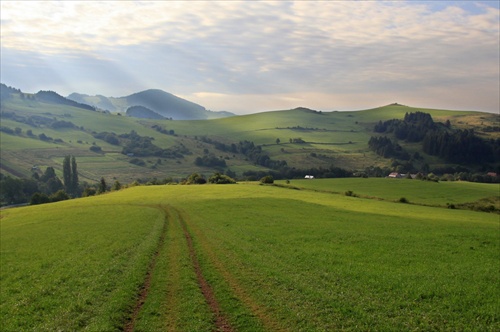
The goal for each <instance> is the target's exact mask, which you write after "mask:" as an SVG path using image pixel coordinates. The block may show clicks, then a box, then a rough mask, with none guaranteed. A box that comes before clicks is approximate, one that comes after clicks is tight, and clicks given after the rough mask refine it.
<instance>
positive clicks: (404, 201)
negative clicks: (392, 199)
mask: <svg viewBox="0 0 500 332" xmlns="http://www.w3.org/2000/svg"><path fill="white" fill-rule="evenodd" d="M399 203H410V201H409V200H408V199H406V197H401V198H400V199H399Z"/></svg>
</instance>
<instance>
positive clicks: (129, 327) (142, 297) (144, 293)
mask: <svg viewBox="0 0 500 332" xmlns="http://www.w3.org/2000/svg"><path fill="white" fill-rule="evenodd" d="M162 210H163V209H162ZM167 225H168V215H167V214H165V215H164V221H163V228H162V230H161V234H160V239H159V241H158V245H157V246H156V250H155V252H154V254H153V258H152V259H151V261H150V263H149V266H148V270H147V272H146V277H145V278H144V283H143V284H142V287H141V291H140V293H139V296H138V297H137V300H136V304H135V307H134V310H133V312H132V315H131V317H130V320H129V321H128V322H127V324H126V325H125V327H124V329H123V331H125V332H132V331H134V326H135V323H136V321H137V317H138V316H139V312H140V311H141V308H142V306H143V305H144V302H146V298H147V297H148V292H149V288H150V286H151V279H152V277H153V271H154V269H155V266H156V261H157V260H158V256H159V255H160V251H161V248H162V247H163V245H164V243H165V237H166V235H167Z"/></svg>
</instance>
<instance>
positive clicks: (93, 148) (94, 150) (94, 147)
mask: <svg viewBox="0 0 500 332" xmlns="http://www.w3.org/2000/svg"><path fill="white" fill-rule="evenodd" d="M89 150H90V151H92V152H95V153H100V152H102V149H101V147H100V146H97V145H92V146H91V147H90V148H89Z"/></svg>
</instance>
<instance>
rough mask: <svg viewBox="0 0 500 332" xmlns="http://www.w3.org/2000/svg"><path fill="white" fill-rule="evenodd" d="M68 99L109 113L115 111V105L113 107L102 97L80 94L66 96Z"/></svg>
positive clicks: (106, 98)
mask: <svg viewBox="0 0 500 332" xmlns="http://www.w3.org/2000/svg"><path fill="white" fill-rule="evenodd" d="M68 99H71V100H74V101H76V102H78V103H83V104H90V105H92V106H94V107H97V108H100V109H103V110H108V111H110V112H114V111H116V107H115V105H113V103H112V102H111V101H110V100H109V98H108V97H105V96H102V95H97V96H89V95H85V94H80V93H72V94H70V95H69V96H68Z"/></svg>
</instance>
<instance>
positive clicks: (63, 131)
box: [0, 87, 500, 183]
mask: <svg viewBox="0 0 500 332" xmlns="http://www.w3.org/2000/svg"><path fill="white" fill-rule="evenodd" d="M4 92H5V93H4ZM134 98H136V97H134ZM417 111H421V112H426V113H429V114H431V115H432V117H433V119H434V120H435V121H436V122H440V123H445V122H446V121H449V122H450V126H451V128H457V129H468V130H474V133H475V134H476V135H477V136H479V137H481V138H483V140H484V141H491V140H492V139H498V138H499V137H500V132H499V131H498V128H499V127H498V118H499V116H498V115H495V114H490V113H480V112H471V111H446V110H432V109H422V108H413V107H408V106H402V105H397V104H395V105H388V106H384V107H379V108H375V109H371V110H364V111H351V112H321V111H314V110H310V109H307V108H297V109H292V110H282V111H273V112H264V113H257V114H250V115H243V116H233V117H225V118H220V119H212V120H182V121H180V120H179V121H171V120H152V119H136V118H131V117H127V116H123V115H118V114H117V113H108V112H96V111H91V110H90V109H88V107H85V106H82V105H81V104H74V105H68V104H67V103H57V102H54V100H51V101H47V100H46V99H41V98H39V96H38V95H37V94H26V93H22V92H21V91H19V90H16V89H10V90H9V89H7V87H5V89H4V88H2V103H1V128H2V130H1V131H0V135H1V136H0V138H1V142H0V143H1V146H0V147H1V156H0V168H1V172H2V174H3V175H11V176H14V177H24V178H30V177H31V176H32V173H33V172H38V173H39V174H41V172H43V170H45V168H46V167H48V166H50V167H54V169H55V170H56V173H58V175H60V174H61V172H62V161H63V158H64V156H66V155H73V156H75V157H76V159H77V162H78V170H79V173H80V177H81V181H87V182H89V183H95V182H98V181H99V179H100V178H101V177H104V178H105V179H107V180H108V181H114V180H119V181H120V182H122V183H130V182H133V181H135V180H137V179H148V180H151V179H154V178H156V179H158V180H160V179H165V178H173V179H181V178H184V177H186V176H188V175H189V174H191V173H193V172H199V173H201V174H205V175H206V176H209V175H211V174H212V173H213V172H216V171H219V172H222V173H227V174H230V175H231V176H233V177H237V178H258V176H260V175H261V174H263V173H267V174H268V173H269V172H279V171H280V169H281V170H283V169H284V168H286V169H287V170H288V171H287V172H285V173H283V176H285V177H296V176H298V177H303V175H304V174H307V173H305V172H308V171H310V170H311V169H313V170H314V169H316V170H318V169H320V170H322V171H321V172H323V173H322V174H325V172H327V173H328V172H329V174H337V173H335V172H337V171H338V170H337V169H333V168H332V167H334V168H341V169H344V170H346V171H348V172H350V173H353V172H367V170H368V171H369V172H372V171H373V170H376V171H377V172H379V173H380V174H378V175H383V176H386V175H387V174H388V173H389V172H391V171H393V170H395V169H396V168H398V167H399V168H398V169H404V168H405V167H406V168H407V169H409V168H410V167H412V169H415V170H416V171H418V170H420V169H421V168H422V167H424V166H425V167H428V169H429V171H433V170H435V169H436V170H439V169H441V170H443V169H444V170H446V169H451V170H454V169H455V170H456V169H459V167H462V168H466V169H468V170H469V171H470V172H479V173H481V172H482V173H481V174H486V172H488V171H496V170H497V169H498V159H497V161H496V162H493V163H481V164H470V165H461V164H453V163H450V162H447V161H446V160H443V159H442V158H440V157H439V156H435V155H429V154H427V153H425V152H423V150H422V146H421V143H413V142H406V141H404V140H403V141H401V140H397V139H394V138H393V140H394V142H398V144H399V145H400V146H401V147H402V148H403V149H404V150H405V151H407V152H408V154H409V155H411V156H414V155H415V154H416V153H418V155H419V156H420V157H419V159H411V160H405V161H398V160H394V159H393V158H385V157H383V156H381V155H379V154H377V153H376V152H375V151H373V150H372V149H370V148H369V146H368V142H369V141H370V138H371V137H372V136H381V135H389V136H390V135H392V134H378V133H375V132H374V126H375V125H376V124H377V123H378V122H379V121H386V120H390V119H403V118H404V117H405V114H406V113H411V112H417ZM130 133H133V134H134V135H132V136H131V135H130ZM146 141H147V142H146ZM139 142H142V143H140V144H146V145H142V147H140V146H139V145H137V144H139ZM412 158H413V157H412ZM325 170H326V171H325ZM332 172H333V173H332ZM382 173H383V174H382ZM369 175H373V174H369Z"/></svg>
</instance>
